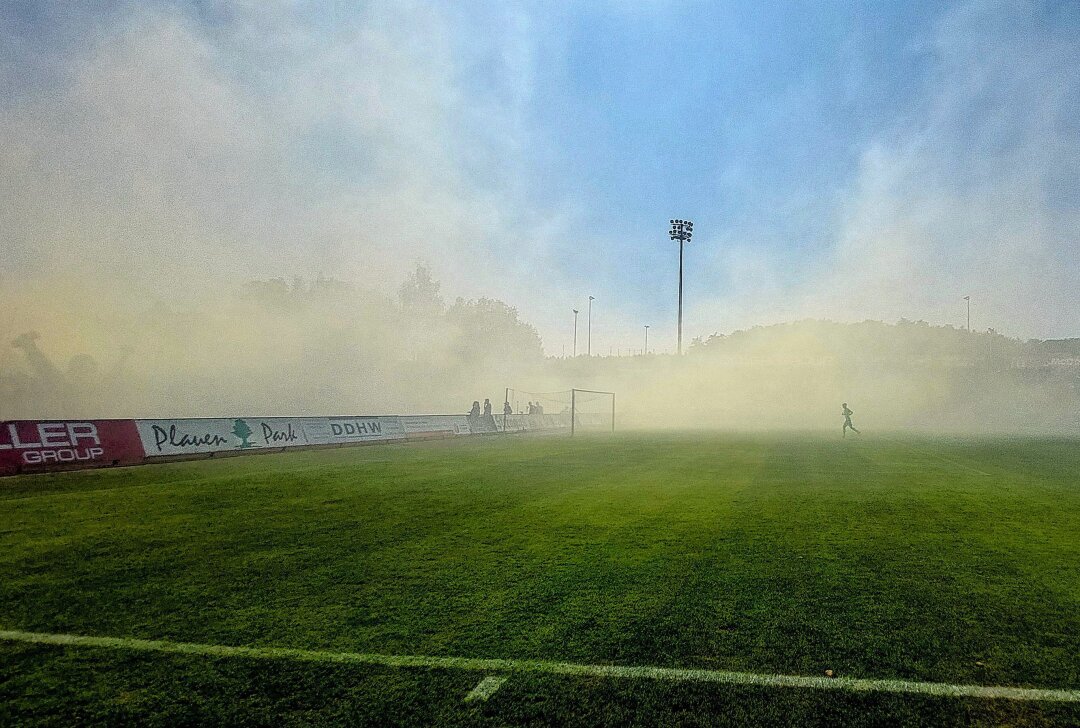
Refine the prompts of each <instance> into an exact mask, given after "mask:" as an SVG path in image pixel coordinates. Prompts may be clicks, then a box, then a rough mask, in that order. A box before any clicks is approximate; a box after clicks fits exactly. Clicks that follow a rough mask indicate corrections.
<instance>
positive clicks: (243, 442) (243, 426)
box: [232, 420, 255, 450]
mask: <svg viewBox="0 0 1080 728" xmlns="http://www.w3.org/2000/svg"><path fill="white" fill-rule="evenodd" d="M251 432H252V430H251V428H250V427H248V423H246V422H244V421H243V420H236V422H234V423H233V428H232V433H233V434H234V435H236V436H237V437H239V438H240V449H241V450H243V449H244V448H247V447H255V446H254V445H252V444H251V443H250V442H248V438H249V437H251Z"/></svg>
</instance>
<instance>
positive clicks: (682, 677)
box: [0, 630, 1080, 703]
mask: <svg viewBox="0 0 1080 728" xmlns="http://www.w3.org/2000/svg"><path fill="white" fill-rule="evenodd" d="M0 640H2V641H8V642H24V643H30V644H46V645H60V646H70V647H103V648H107V649H116V650H137V651H142V652H168V653H178V654H188V655H207V656H211V657H244V658H250V659H260V660H300V661H308V662H338V663H351V664H362V665H378V666H383V667H419V668H430V669H440V670H471V671H479V672H492V673H515V672H516V673H546V674H550V675H579V676H584V677H606V678H629V679H639V680H663V681H669V682H696V683H722V684H728V685H749V686H753V687H770V688H774V687H775V688H813V689H820V690H845V691H849V692H885V693H912V694H918V695H937V696H942V697H951V698H984V699H992V698H996V699H1005V700H1026V701H1053V702H1065V703H1080V690H1075V689H1043V688H1017V687H1004V686H984V685H953V684H950V683H935V682H913V681H908V680H874V679H861V678H849V677H838V678H829V677H804V676H798V675H771V674H762V673H753V672H728V671H725V670H695V669H683V668H672V667H630V666H624V665H582V664H576V663H571V662H549V661H545V660H504V659H485V658H475V657H429V656H423V655H379V654H366V653H359V652H330V651H324V650H300V649H294V648H288V647H233V646H229V645H202V644H194V643H189V642H167V641H164V640H141V639H132V638H126V637H88V636H82V635H71V634H50V633H42V632H20V631H16V630H0ZM500 684H501V683H500Z"/></svg>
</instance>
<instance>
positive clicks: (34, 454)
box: [0, 420, 143, 474]
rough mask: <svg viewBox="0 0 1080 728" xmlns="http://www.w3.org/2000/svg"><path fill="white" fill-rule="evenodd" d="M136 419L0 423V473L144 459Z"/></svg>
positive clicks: (109, 463)
mask: <svg viewBox="0 0 1080 728" xmlns="http://www.w3.org/2000/svg"><path fill="white" fill-rule="evenodd" d="M142 459H143V448H142V444H141V443H140V441H139V433H138V431H137V430H136V427H135V421H134V420H12V421H9V422H2V423H0V473H4V474H10V473H18V472H23V471H29V470H48V469H52V468H57V467H65V468H68V467H101V466H105V465H131V464H134V463H138V462H141V461H142Z"/></svg>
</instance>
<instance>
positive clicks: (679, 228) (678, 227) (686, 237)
mask: <svg viewBox="0 0 1080 728" xmlns="http://www.w3.org/2000/svg"><path fill="white" fill-rule="evenodd" d="M668 234H669V235H670V236H671V239H672V240H678V241H679V348H678V352H679V355H680V356H682V297H683V296H682V289H683V245H684V244H685V243H689V242H690V238H692V237H694V223H692V222H691V221H689V220H672V221H671V230H670V231H669V232H668Z"/></svg>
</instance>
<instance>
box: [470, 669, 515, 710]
mask: <svg viewBox="0 0 1080 728" xmlns="http://www.w3.org/2000/svg"><path fill="white" fill-rule="evenodd" d="M506 679H507V678H506V675H488V676H487V677H485V678H484V679H483V680H481V681H480V682H479V683H478V684H477V685H476V687H475V688H473V689H472V691H471V692H470V693H469V694H468V695H466V696H465V702H466V703H471V702H473V701H474V700H487V699H488V698H490V697H491V696H492V695H494V694H495V691H496V690H498V689H499V688H501V687H502V686H503V683H505V682H506Z"/></svg>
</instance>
